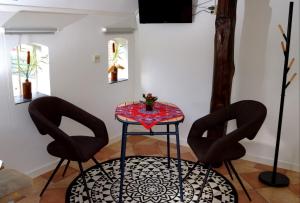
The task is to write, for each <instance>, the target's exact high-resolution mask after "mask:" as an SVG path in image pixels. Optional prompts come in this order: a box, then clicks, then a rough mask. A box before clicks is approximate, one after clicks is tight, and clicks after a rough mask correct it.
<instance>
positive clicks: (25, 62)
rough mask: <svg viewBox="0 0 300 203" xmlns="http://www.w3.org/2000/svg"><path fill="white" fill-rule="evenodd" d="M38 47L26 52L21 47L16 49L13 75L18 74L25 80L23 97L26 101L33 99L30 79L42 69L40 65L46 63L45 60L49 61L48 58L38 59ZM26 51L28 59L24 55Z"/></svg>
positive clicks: (13, 60)
mask: <svg viewBox="0 0 300 203" xmlns="http://www.w3.org/2000/svg"><path fill="white" fill-rule="evenodd" d="M37 49H38V46H34V45H33V46H32V50H31V51H28V50H27V51H26V50H24V49H23V48H22V47H21V45H19V46H17V48H16V53H17V55H16V58H15V59H12V66H13V73H14V74H18V75H19V77H20V81H21V78H25V81H24V82H23V83H22V95H23V98H24V99H31V98H32V92H31V82H30V80H29V78H31V77H33V75H34V74H36V72H37V70H38V69H40V66H39V64H40V63H46V61H45V60H47V59H48V56H43V57H40V58H39V59H38V57H37ZM25 51H26V59H25V57H24V54H22V53H24V52H25Z"/></svg>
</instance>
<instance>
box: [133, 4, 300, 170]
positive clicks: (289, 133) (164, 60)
mask: <svg viewBox="0 0 300 203" xmlns="http://www.w3.org/2000/svg"><path fill="white" fill-rule="evenodd" d="M245 4H246V5H245ZM287 15H288V1H282V0H273V1H271V2H270V1H269V0H254V1H238V9H237V25H236V41H235V63H236V72H235V76H234V82H233V91H232V101H233V102H234V101H238V100H242V99H254V100H258V101H261V102H263V103H264V104H265V105H266V106H267V108H268V116H267V119H266V121H265V123H264V126H263V127H262V129H261V131H260V132H259V134H258V136H257V138H256V139H255V141H251V142H246V143H245V145H246V147H247V156H246V158H247V159H251V160H255V161H259V162H263V163H267V164H272V160H273V156H274V155H273V154H274V145H275V136H276V129H277V119H278V109H279V99H280V85H281V78H282V66H283V56H282V52H281V48H280V38H281V36H280V34H279V33H278V31H277V24H278V23H282V24H284V25H285V24H286V22H287ZM214 21H215V16H211V15H210V14H207V13H200V14H198V15H197V16H196V17H195V20H194V22H193V23H192V24H146V25H145V24H139V25H138V31H137V32H136V34H135V37H136V38H135V39H136V67H137V68H136V85H135V87H136V90H135V97H136V98H137V99H140V98H141V94H142V93H145V92H151V93H153V94H154V95H156V96H158V97H159V99H160V100H167V101H172V102H174V103H175V104H177V105H178V106H179V107H180V108H181V109H182V110H183V112H184V113H185V116H186V118H185V121H184V123H183V124H182V125H181V126H180V135H181V140H182V141H181V143H186V137H187V134H188V132H189V129H190V127H191V125H192V123H193V121H195V120H196V119H197V118H199V117H202V116H204V115H205V114H207V113H208V112H209V106H210V98H211V86H212V73H213V52H214V51H213V43H214V42H213V39H214V32H215V29H214ZM292 43H293V45H292V48H291V55H293V56H299V3H298V2H296V5H295V15H294V27H293V42H292ZM298 64H299V63H298V62H297V63H295V64H294V70H293V71H292V72H294V71H297V69H298V71H297V72H299V65H298ZM279 160H280V163H279V165H280V166H282V167H287V168H292V169H296V170H300V169H299V161H300V158H299V82H298V81H296V82H294V83H293V84H292V85H291V86H290V87H289V89H288V90H287V95H286V105H285V113H284V122H283V130H282V142H281V150H280V158H279Z"/></svg>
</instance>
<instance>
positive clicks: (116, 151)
mask: <svg viewBox="0 0 300 203" xmlns="http://www.w3.org/2000/svg"><path fill="white" fill-rule="evenodd" d="M120 149H121V143H120V142H115V143H113V144H111V145H109V146H106V147H105V148H103V149H102V150H101V151H99V153H97V154H96V155H95V157H96V159H97V160H99V162H102V161H106V160H109V159H115V158H119V157H120ZM180 151H181V158H182V159H185V160H191V161H194V162H195V161H196V157H195V155H194V154H193V152H192V151H191V150H190V148H189V147H186V146H181V148H180ZM170 152H171V157H173V158H176V157H177V150H176V145H175V144H174V143H171V146H170ZM134 155H146V156H160V157H166V156H167V144H166V142H165V141H162V140H157V139H153V138H151V137H149V136H130V137H128V140H127V149H126V156H134ZM232 163H233V165H234V166H235V168H236V170H237V172H238V174H239V175H240V177H241V178H242V180H243V182H244V185H245V187H246V188H247V190H248V192H249V193H250V196H251V198H252V199H253V200H252V202H253V203H266V202H268V203H300V199H299V198H300V194H299V193H300V192H299V190H300V186H299V185H300V173H298V172H294V171H289V170H285V169H279V171H280V172H283V173H284V174H286V175H287V176H288V177H289V179H290V182H291V184H290V186H289V187H286V188H271V187H267V186H265V185H263V184H262V183H260V182H259V181H258V175H259V173H260V172H261V171H266V170H271V169H272V167H271V166H266V165H263V164H259V163H255V162H251V161H247V160H242V159H239V160H235V161H233V162H232ZM94 165H95V163H94V162H93V161H92V160H90V161H88V162H86V163H84V164H83V167H84V169H87V168H89V167H91V166H94ZM70 167H71V168H69V169H68V172H67V174H66V176H65V177H64V178H63V177H62V172H63V170H64V167H61V168H60V170H59V171H58V174H57V175H56V176H55V177H54V181H53V182H51V183H50V185H49V187H48V189H47V190H46V192H45V193H44V195H43V197H42V198H41V200H40V198H39V193H40V192H41V190H42V188H43V187H44V185H45V184H46V182H47V180H48V177H49V176H50V174H51V172H52V171H51V172H48V173H45V174H43V175H41V176H39V177H37V178H34V179H33V187H32V188H31V190H30V191H29V192H28V194H27V195H25V196H22V197H21V199H20V200H19V201H18V203H38V202H40V203H64V201H65V200H64V198H65V191H66V188H67V187H68V186H69V184H70V182H71V181H72V180H73V179H74V178H76V177H77V176H78V175H79V168H78V164H77V163H76V162H71V163H70ZM214 170H216V171H218V172H219V173H221V174H222V175H224V176H225V177H226V178H227V179H228V180H229V181H231V182H233V185H234V186H235V188H236V190H237V192H238V194H239V203H249V200H248V199H247V196H246V194H245V193H244V191H243V190H242V188H241V186H240V184H239V183H238V181H237V179H236V177H234V181H232V180H231V178H230V176H229V174H228V171H227V170H226V168H225V166H224V165H223V166H221V167H220V168H214ZM252 202H251V203H252Z"/></svg>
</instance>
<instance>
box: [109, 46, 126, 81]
mask: <svg viewBox="0 0 300 203" xmlns="http://www.w3.org/2000/svg"><path fill="white" fill-rule="evenodd" d="M120 47H121V44H120V43H118V42H113V43H112V53H113V57H112V65H111V66H110V67H108V69H107V72H108V73H110V74H111V81H113V82H116V81H118V69H122V70H123V69H125V68H124V67H123V66H121V65H120V64H118V61H119V59H121V56H120Z"/></svg>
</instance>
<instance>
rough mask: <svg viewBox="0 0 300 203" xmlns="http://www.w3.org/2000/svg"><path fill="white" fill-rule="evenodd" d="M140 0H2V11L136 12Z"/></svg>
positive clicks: (0, 6) (0, 7)
mask: <svg viewBox="0 0 300 203" xmlns="http://www.w3.org/2000/svg"><path fill="white" fill-rule="evenodd" d="M137 8H138V0H0V11H6V12H7V11H12V12H14V11H20V10H34V11H50V12H51V11H57V10H59V11H60V12H62V10H64V9H65V10H70V9H71V10H74V11H73V13H76V10H78V11H80V12H79V13H81V14H83V13H84V12H82V11H86V14H88V13H90V12H96V13H101V12H103V13H110V14H113V13H119V14H120V13H124V14H125V13H127V14H128V13H134V12H135V11H136V10H137Z"/></svg>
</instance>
